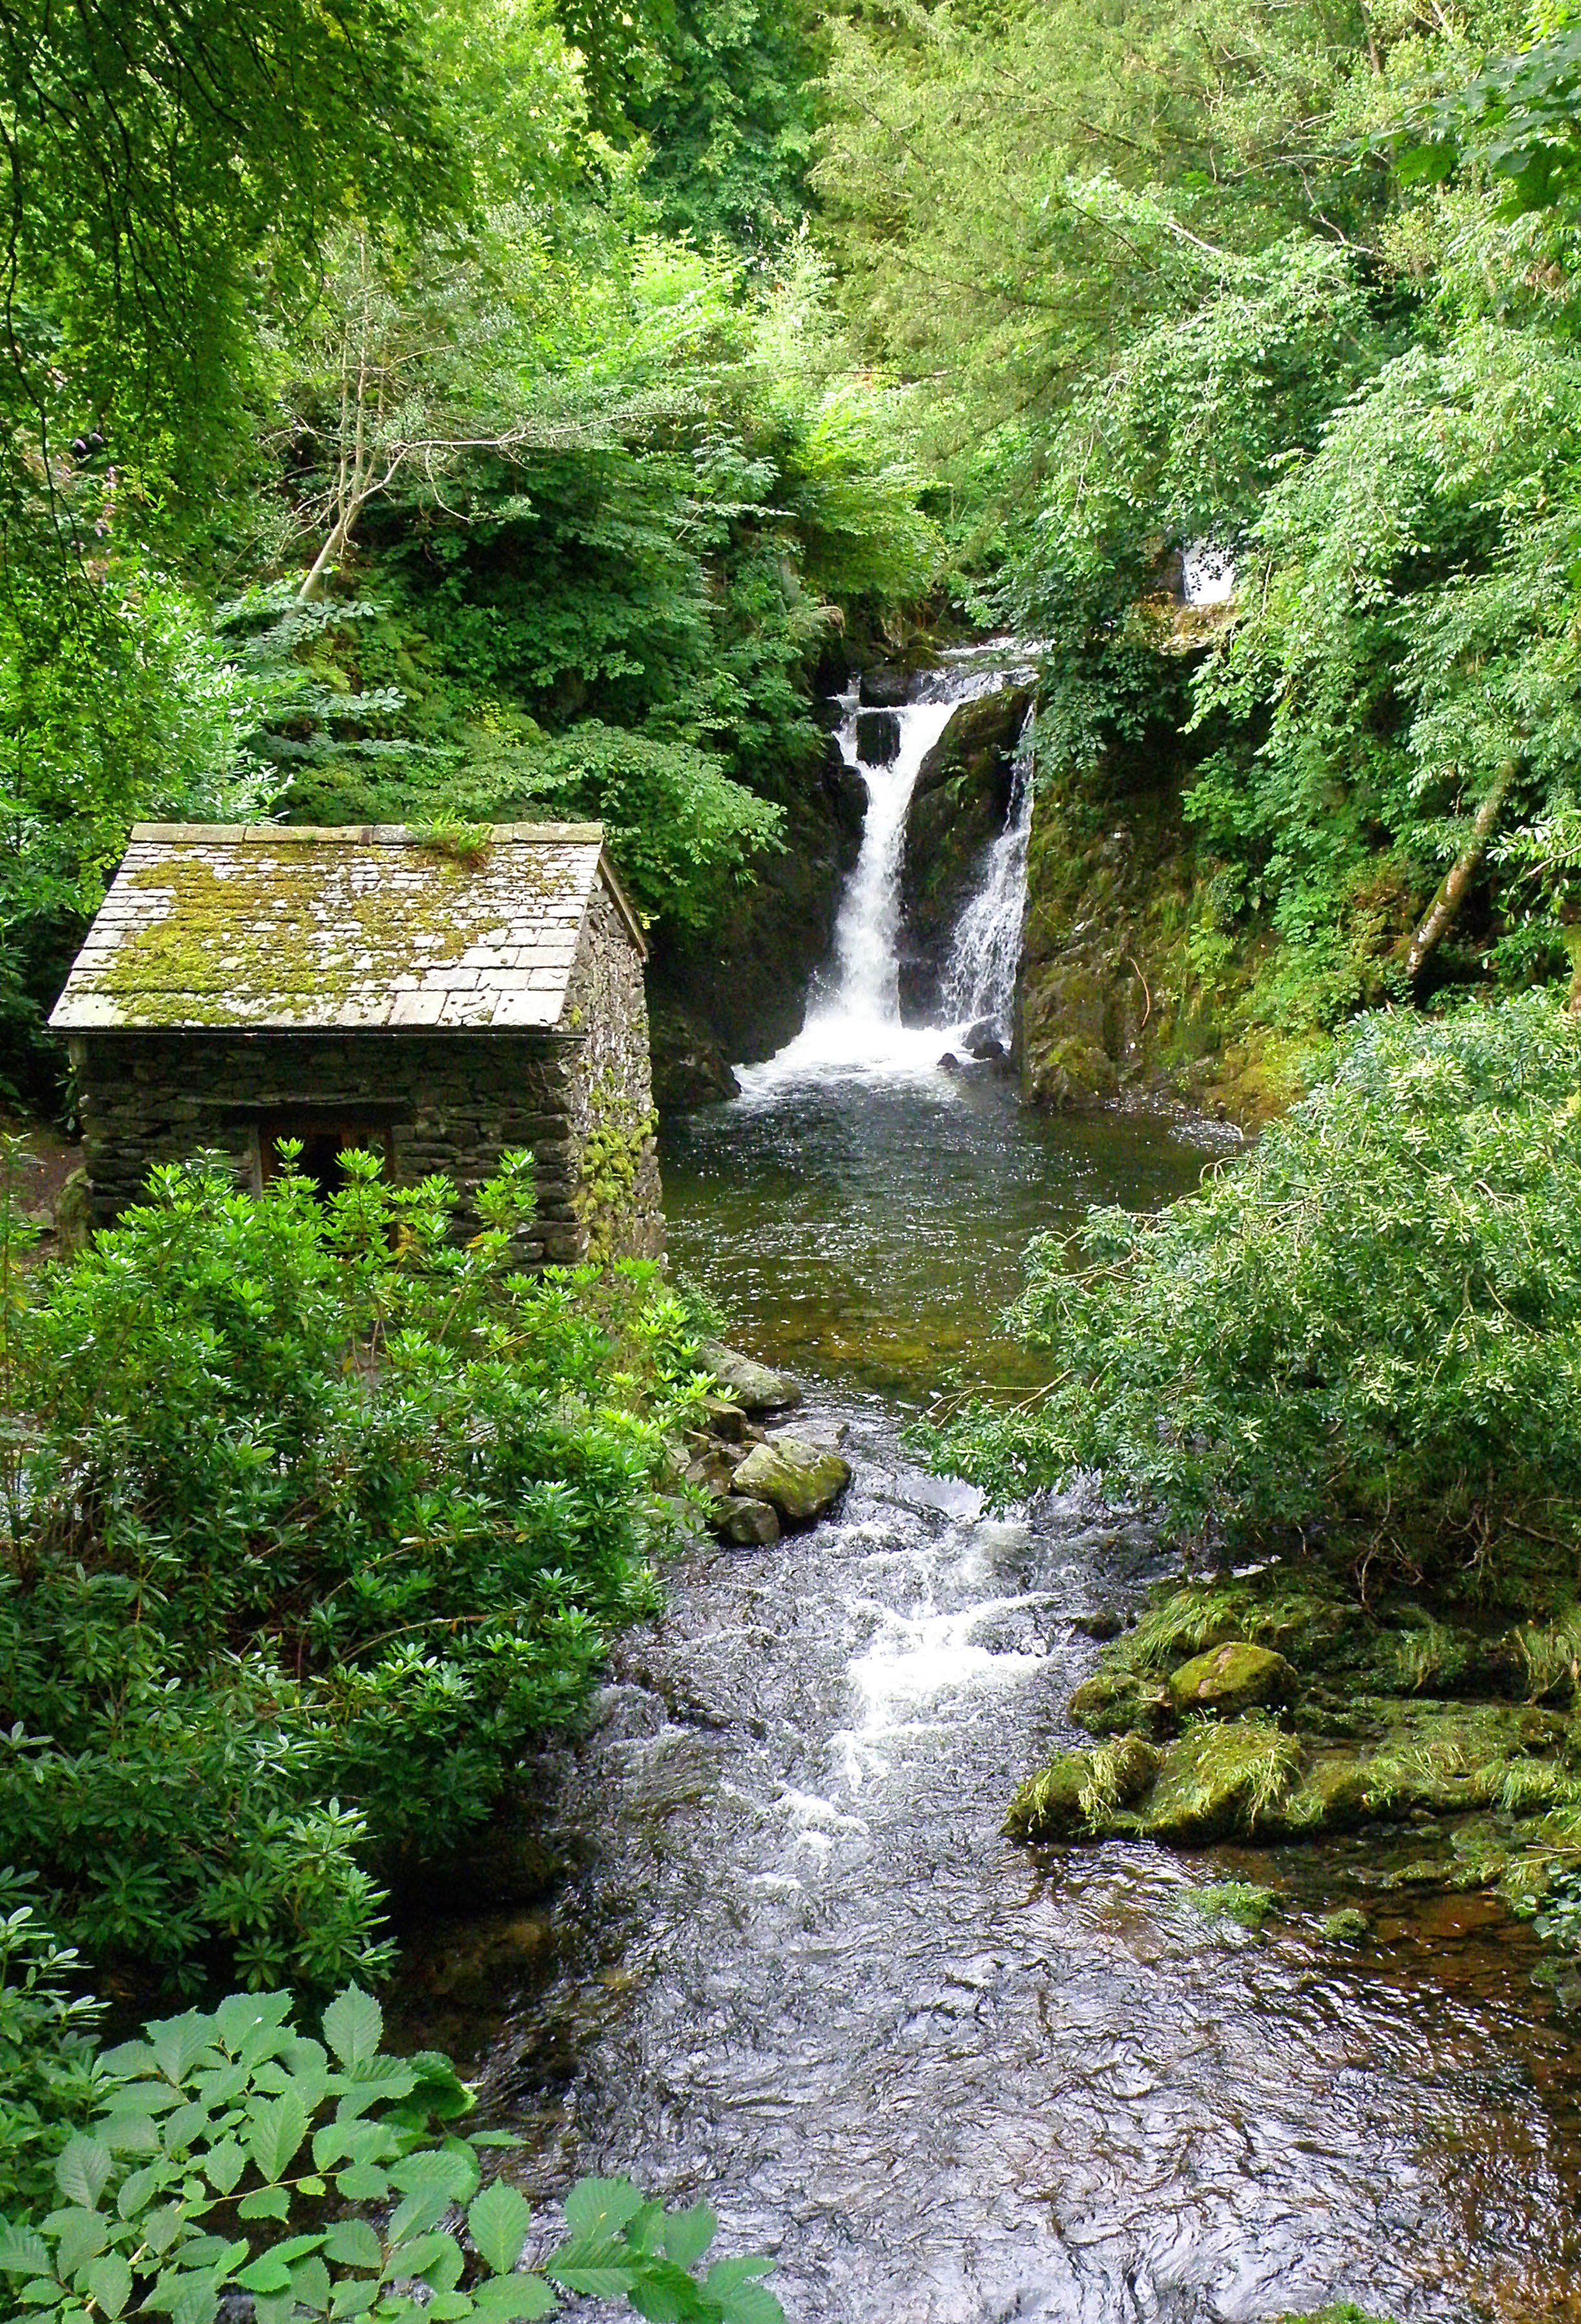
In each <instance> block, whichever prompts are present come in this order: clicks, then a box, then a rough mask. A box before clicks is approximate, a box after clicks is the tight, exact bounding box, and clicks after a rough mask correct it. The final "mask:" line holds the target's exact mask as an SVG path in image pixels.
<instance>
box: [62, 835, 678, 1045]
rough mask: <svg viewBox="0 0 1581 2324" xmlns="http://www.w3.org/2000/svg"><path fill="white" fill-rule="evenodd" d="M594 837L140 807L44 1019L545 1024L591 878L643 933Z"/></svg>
mask: <svg viewBox="0 0 1581 2324" xmlns="http://www.w3.org/2000/svg"><path fill="white" fill-rule="evenodd" d="M475 839H477V840H480V841H481V843H482V844H473V842H474V840H475ZM603 851H604V834H603V830H602V827H601V826H600V825H597V824H596V823H586V824H523V823H516V824H499V825H495V826H494V827H493V829H492V830H491V831H487V832H485V833H482V834H476V835H475V834H473V833H471V832H468V833H467V834H466V835H465V841H464V843H463V844H460V845H459V846H457V845H451V844H448V843H447V840H446V839H445V837H444V836H442V835H441V836H440V837H439V838H437V839H436V837H435V836H434V835H425V834H423V833H422V832H421V831H416V830H410V829H408V828H407V827H406V826H405V825H401V824H374V825H368V824H363V825H349V826H347V828H344V829H332V830H309V829H303V828H291V827H290V826H287V825H276V824H246V825H241V824H181V823H176V824H158V823H140V824H138V825H135V826H134V829H133V833H132V837H131V841H130V844H128V846H127V849H126V853H125V860H124V861H123V862H122V865H121V868H120V871H118V873H117V874H116V881H115V884H114V886H113V887H112V888H111V890H110V892H109V894H108V895H107V896H106V898H105V900H104V904H103V906H102V908H101V909H100V911H99V914H98V917H97V919H96V920H95V921H94V924H93V926H92V927H91V928H90V929H89V930H88V936H87V939H86V941H85V942H84V944H83V947H82V950H81V951H80V953H79V954H78V956H77V962H76V965H75V966H74V967H73V969H72V971H71V974H70V977H69V980H68V982H67V985H66V990H65V991H64V992H63V993H62V994H61V996H60V1001H59V1003H58V1004H57V1006H56V1009H55V1013H54V1015H53V1016H52V1017H51V1019H50V1023H51V1027H52V1028H54V1030H55V1031H57V1032H60V1033H90V1032H91V1033H103V1032H144V1031H172V1030H180V1029H181V1028H191V1029H193V1030H199V1029H201V1030H205V1031H212V1030H215V1029H220V1030H224V1029H226V1028H232V1027H235V1028H242V1029H248V1030H258V1031H277V1032H319V1031H342V1030H346V1031H349V1030H380V1029H384V1030H388V1031H392V1032H398V1031H407V1030H411V1031H419V1032H433V1031H435V1030H439V1031H445V1030H448V1029H454V1030H457V1031H463V1030H465V1031H479V1030H482V1031H498V1032H505V1031H530V1030H538V1031H543V1032H549V1031H552V1030H553V1029H554V1028H556V1027H557V1026H558V1025H559V1018H560V1012H561V1010H562V1009H563V1008H564V1006H565V999H566V989H567V986H568V984H569V981H570V974H571V969H572V965H573V964H574V962H575V960H576V956H577V947H578V942H579V941H580V937H581V932H582V922H583V919H584V918H585V916H586V913H587V905H588V900H589V899H590V897H591V895H592V893H593V890H594V885H595V882H596V881H597V880H598V879H599V878H600V877H602V878H603V880H604V881H605V883H606V886H607V888H608V889H609V891H610V893H611V894H612V896H613V897H614V899H615V903H616V904H617V906H618V907H619V908H620V911H621V914H622V917H623V918H624V920H625V922H626V924H627V927H629V929H630V931H631V934H632V937H633V943H634V944H635V945H637V947H638V949H639V950H641V949H642V936H641V934H640V932H639V930H638V927H637V923H636V921H635V920H634V919H633V918H632V914H631V910H630V907H629V906H628V905H627V903H626V901H625V899H624V896H623V895H622V894H621V891H620V889H619V886H618V884H617V882H616V881H615V877H614V874H613V872H612V871H611V870H610V868H609V864H608V862H607V860H606V857H605V855H604V852H603Z"/></svg>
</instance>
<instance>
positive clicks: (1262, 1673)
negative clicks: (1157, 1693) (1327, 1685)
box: [1170, 1638, 1297, 1717]
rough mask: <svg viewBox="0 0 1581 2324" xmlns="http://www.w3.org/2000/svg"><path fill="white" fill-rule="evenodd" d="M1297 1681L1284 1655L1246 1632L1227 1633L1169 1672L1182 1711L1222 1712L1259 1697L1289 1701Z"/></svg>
mask: <svg viewBox="0 0 1581 2324" xmlns="http://www.w3.org/2000/svg"><path fill="white" fill-rule="evenodd" d="M1296 1687H1297V1679H1296V1674H1295V1672H1294V1671H1293V1670H1292V1669H1291V1667H1290V1664H1289V1663H1287V1662H1286V1660H1285V1658H1284V1656H1283V1655H1276V1654H1273V1653H1271V1651H1270V1649H1269V1648H1268V1647H1267V1646H1253V1645H1251V1644H1250V1643H1249V1642H1248V1641H1247V1640H1246V1639H1244V1638H1226V1639H1225V1642H1224V1644H1223V1645H1222V1646H1210V1647H1209V1648H1208V1650H1207V1653H1206V1654H1203V1655H1193V1656H1192V1658H1191V1660H1190V1661H1189V1662H1188V1663H1182V1664H1181V1665H1180V1667H1179V1670H1176V1671H1171V1672H1170V1697H1171V1699H1172V1701H1173V1702H1174V1704H1175V1707H1176V1709H1177V1710H1178V1711H1216V1712H1217V1713H1219V1714H1220V1715H1221V1716H1223V1717H1231V1716H1233V1715H1234V1713H1235V1712H1237V1711H1251V1710H1254V1709H1255V1708H1256V1707H1257V1706H1258V1705H1259V1704H1260V1703H1264V1702H1289V1701H1292V1700H1293V1698H1294V1696H1295V1692H1296Z"/></svg>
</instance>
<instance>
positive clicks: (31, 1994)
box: [0, 1867, 106, 2218]
mask: <svg viewBox="0 0 1581 2324" xmlns="http://www.w3.org/2000/svg"><path fill="white" fill-rule="evenodd" d="M36 1906H37V1895H36V1890H35V1888H34V1886H33V1884H32V1882H30V1881H28V1880H25V1879H20V1878H18V1877H17V1875H16V1874H15V1873H14V1872H13V1871H12V1870H10V1869H9V1867H8V1868H7V1869H6V1870H5V1871H4V1872H0V2218H15V2217H16V2216H17V2214H18V2212H19V2211H22V2210H30V2209H36V2210H43V2209H47V2208H48V2206H49V2203H50V2200H51V2193H52V2190H53V2188H54V2183H55V2177H54V2171H55V2162H56V2158H57V2156H58V2155H59V2154H60V2151H61V2149H62V2148H63V2147H64V2146H66V2144H68V2143H69V2140H70V2139H71V2138H72V2137H73V2136H74V2135H76V2134H77V2133H78V2132H79V2131H80V2130H83V2129H85V2128H86V2127H87V2125H88V2120H89V2118H90V2117H91V2116H92V2114H93V2112H94V2109H95V2107H97V2104H98V2103H99V2100H100V2099H101V2098H102V2096H103V2094H104V2085H105V2079H106V2077H105V2074H104V2071H103V2069H102V2068H101V2066H100V2064H99V2061H98V2058H97V2043H96V2036H95V2030H94V2029H95V2028H96V2026H97V2023H98V2020H99V2018H100V2017H101V2016H102V2015H103V2010H102V2008H101V2006H100V2005H99V2004H98V2003H97V2001H92V2000H89V1999H88V1998H86V1997H84V1996H82V1995H80V1994H77V1993H74V1992H73V1991H72V1985H73V1981H74V1980H75V1978H76V1977H77V1976H78V1975H79V1969H80V1964H79V1960H78V1957H77V1953H76V1950H75V1949H74V1948H73V1947H71V1946H69V1945H62V1944H60V1942H59V1941H57V1939H56V1938H55V1937H54V1935H53V1934H52V1933H51V1931H50V1930H49V1929H47V1928H46V1927H45V1926H44V1924H43V1923H42V1921H41V1919H40V1918H39V1914H38V1911H37V1909H36Z"/></svg>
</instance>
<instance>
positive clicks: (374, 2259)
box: [324, 2219, 384, 2267]
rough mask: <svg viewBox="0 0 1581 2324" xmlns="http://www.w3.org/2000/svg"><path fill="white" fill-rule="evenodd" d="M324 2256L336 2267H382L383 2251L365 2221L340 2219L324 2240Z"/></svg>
mask: <svg viewBox="0 0 1581 2324" xmlns="http://www.w3.org/2000/svg"><path fill="white" fill-rule="evenodd" d="M324 2255H325V2257H326V2258H327V2259H332V2260H333V2261H334V2262H335V2264H336V2265H337V2267H382V2266H383V2265H384V2246H383V2245H382V2244H381V2243H380V2241H379V2238H378V2236H376V2235H375V2234H374V2230H373V2228H372V2227H370V2226H369V2224H368V2222H367V2220H366V2219H340V2220H337V2223H336V2224H335V2226H334V2227H331V2228H330V2230H329V2232H328V2235H327V2236H325V2238H324Z"/></svg>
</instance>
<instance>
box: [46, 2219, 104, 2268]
mask: <svg viewBox="0 0 1581 2324" xmlns="http://www.w3.org/2000/svg"><path fill="white" fill-rule="evenodd" d="M45 2224H46V2226H48V2227H50V2229H51V2232H52V2233H53V2234H55V2235H56V2236H59V2237H60V2242H59V2244H58V2245H57V2246H56V2250H55V2265H56V2267H57V2268H58V2269H59V2271H60V2273H61V2274H62V2275H75V2274H76V2273H77V2271H78V2269H79V2267H81V2266H82V2265H83V2264H84V2262H85V2261H87V2260H90V2259H97V2256H98V2255H99V2253H100V2252H102V2251H103V2249H104V2247H105V2246H106V2244H107V2243H108V2242H109V2240H110V2223H109V2221H108V2220H107V2219H106V2217H105V2215H104V2213H103V2212H102V2211H85V2210H82V2209H76V2210H70V2211H53V2212H51V2215H50V2218H48V2220H47V2221H46V2222H45Z"/></svg>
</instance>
